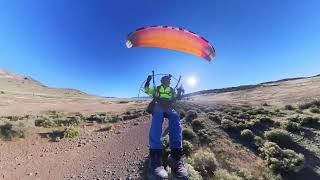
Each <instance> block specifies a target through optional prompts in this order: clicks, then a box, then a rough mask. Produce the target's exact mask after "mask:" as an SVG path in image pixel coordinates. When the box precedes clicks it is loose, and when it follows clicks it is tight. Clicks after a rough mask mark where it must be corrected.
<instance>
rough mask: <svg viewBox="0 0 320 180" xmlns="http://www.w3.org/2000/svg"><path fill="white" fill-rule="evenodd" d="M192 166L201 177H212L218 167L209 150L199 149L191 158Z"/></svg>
mask: <svg viewBox="0 0 320 180" xmlns="http://www.w3.org/2000/svg"><path fill="white" fill-rule="evenodd" d="M192 165H193V167H194V169H195V170H196V171H198V172H200V174H201V176H203V177H205V176H209V177H210V176H212V175H213V174H214V171H215V170H216V169H217V167H218V162H217V160H216V157H215V155H214V153H213V152H212V151H211V150H210V149H199V150H198V151H197V152H196V153H195V154H194V156H193V159H192Z"/></svg>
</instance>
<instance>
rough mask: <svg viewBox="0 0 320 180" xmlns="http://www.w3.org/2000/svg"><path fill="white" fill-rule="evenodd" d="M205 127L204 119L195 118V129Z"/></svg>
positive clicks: (193, 124)
mask: <svg viewBox="0 0 320 180" xmlns="http://www.w3.org/2000/svg"><path fill="white" fill-rule="evenodd" d="M204 127H205V125H204V120H203V119H201V118H199V119H194V120H193V121H192V128H193V130H194V131H199V130H201V129H203V128H204Z"/></svg>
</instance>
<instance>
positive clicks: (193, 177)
mask: <svg viewBox="0 0 320 180" xmlns="http://www.w3.org/2000/svg"><path fill="white" fill-rule="evenodd" d="M185 167H186V168H187V171H188V174H189V179H190V180H202V177H201V176H200V173H199V172H198V171H196V170H195V169H194V168H193V167H192V165H190V164H188V163H185Z"/></svg>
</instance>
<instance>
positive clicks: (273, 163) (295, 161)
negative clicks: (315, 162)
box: [259, 142, 305, 173]
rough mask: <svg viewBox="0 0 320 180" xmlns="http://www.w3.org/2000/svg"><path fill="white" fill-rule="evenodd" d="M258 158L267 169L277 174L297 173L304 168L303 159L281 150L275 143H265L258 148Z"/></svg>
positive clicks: (294, 153)
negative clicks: (264, 162)
mask: <svg viewBox="0 0 320 180" xmlns="http://www.w3.org/2000/svg"><path fill="white" fill-rule="evenodd" d="M259 150H260V152H261V153H260V156H261V158H262V159H263V160H265V161H266V163H267V164H268V166H269V168H271V169H273V170H274V171H275V172H278V173H285V172H294V173H297V172H299V171H300V170H301V169H303V167H304V166H305V158H304V156H303V155H302V154H298V153H296V152H294V151H293V150H289V149H285V150H282V149H281V148H280V147H279V146H278V145H277V144H276V143H273V142H266V143H264V144H263V147H261V148H259Z"/></svg>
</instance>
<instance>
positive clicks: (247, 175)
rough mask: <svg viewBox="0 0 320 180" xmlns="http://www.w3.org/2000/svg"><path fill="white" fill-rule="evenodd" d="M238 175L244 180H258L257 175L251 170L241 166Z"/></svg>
mask: <svg viewBox="0 0 320 180" xmlns="http://www.w3.org/2000/svg"><path fill="white" fill-rule="evenodd" d="M237 175H238V176H239V177H241V178H242V180H256V179H257V177H254V176H253V175H252V173H251V172H250V171H249V170H247V169H243V168H241V169H239V170H238V171H237ZM261 180H262V178H261ZM268 180H270V179H268Z"/></svg>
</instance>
